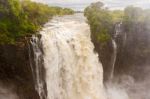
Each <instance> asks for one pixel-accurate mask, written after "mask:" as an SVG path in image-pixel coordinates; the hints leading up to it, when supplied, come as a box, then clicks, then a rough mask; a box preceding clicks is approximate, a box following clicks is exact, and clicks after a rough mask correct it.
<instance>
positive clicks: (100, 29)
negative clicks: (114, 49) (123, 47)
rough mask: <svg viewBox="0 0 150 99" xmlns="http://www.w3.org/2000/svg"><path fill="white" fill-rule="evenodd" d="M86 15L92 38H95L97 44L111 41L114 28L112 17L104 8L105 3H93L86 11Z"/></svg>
mask: <svg viewBox="0 0 150 99" xmlns="http://www.w3.org/2000/svg"><path fill="white" fill-rule="evenodd" d="M84 15H85V16H86V17H87V19H88V24H89V25H90V28H91V32H92V38H95V41H96V42H98V41H100V42H105V41H107V40H109V39H110V34H111V32H112V26H113V25H112V17H111V14H110V13H109V11H108V10H107V9H105V8H104V6H103V3H101V2H97V3H92V4H91V5H90V6H89V7H87V8H86V9H85V12H84Z"/></svg>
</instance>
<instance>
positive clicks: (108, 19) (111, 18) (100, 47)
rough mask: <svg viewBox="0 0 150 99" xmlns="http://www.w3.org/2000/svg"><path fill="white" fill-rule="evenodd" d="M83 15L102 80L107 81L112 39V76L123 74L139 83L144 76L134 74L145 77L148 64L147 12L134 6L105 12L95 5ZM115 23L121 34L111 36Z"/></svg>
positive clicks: (149, 23) (149, 32)
mask: <svg viewBox="0 0 150 99" xmlns="http://www.w3.org/2000/svg"><path fill="white" fill-rule="evenodd" d="M84 15H85V16H86V17H87V22H88V24H89V25H90V29H91V37H92V41H93V43H94V45H95V50H96V51H97V52H98V53H99V59H100V61H101V62H102V64H103V67H104V78H105V80H108V78H109V76H110V74H109V73H110V71H111V66H112V56H113V50H114V49H113V45H112V39H114V40H115V41H116V43H117V60H116V62H115V69H116V70H115V74H124V73H126V74H129V75H131V76H134V77H135V78H138V79H143V78H144V77H145V76H142V74H141V75H140V76H139V75H138V73H139V72H141V73H142V72H144V73H145V71H147V70H145V68H147V67H146V66H149V64H150V62H149V59H150V44H149V43H150V40H149V39H150V10H149V9H142V8H139V7H134V6H128V7H126V8H125V9H124V10H109V9H108V8H106V7H104V4H103V3H101V2H97V3H92V4H91V5H90V6H88V7H87V8H86V9H85V11H84ZM119 23H122V24H121V26H120V29H121V31H120V33H119V35H117V36H114V34H115V26H116V24H119ZM143 67H144V68H143ZM140 77H141V78H140Z"/></svg>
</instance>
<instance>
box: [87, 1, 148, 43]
mask: <svg viewBox="0 0 150 99" xmlns="http://www.w3.org/2000/svg"><path fill="white" fill-rule="evenodd" d="M84 15H85V16H86V17H87V20H88V24H89V25H90V28H91V32H92V38H93V40H94V41H95V42H100V43H105V42H107V41H109V40H110V39H111V37H112V34H113V33H114V27H115V24H116V23H118V22H122V23H123V25H124V31H125V32H135V31H134V30H135V28H134V26H135V25H139V24H143V25H144V26H145V27H147V28H148V27H149V26H150V17H149V16H150V10H149V9H142V8H140V7H134V6H128V7H126V8H125V9H124V10H109V9H108V8H106V7H105V6H104V4H103V3H102V2H96V3H92V4H91V5H90V6H88V7H87V8H86V9H85V11H84Z"/></svg>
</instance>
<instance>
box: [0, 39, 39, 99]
mask: <svg viewBox="0 0 150 99" xmlns="http://www.w3.org/2000/svg"><path fill="white" fill-rule="evenodd" d="M0 83H2V85H3V86H5V89H7V90H8V89H10V87H13V88H11V90H12V91H13V92H14V93H15V94H17V95H18V97H19V99H39V96H38V94H37V92H36V91H35V88H34V80H33V76H32V71H31V67H30V62H29V52H28V44H27V40H26V39H24V38H23V39H22V40H21V41H19V42H18V43H16V44H15V45H0ZM0 91H1V90H0ZM0 93H1V92H0ZM8 99H9V98H8Z"/></svg>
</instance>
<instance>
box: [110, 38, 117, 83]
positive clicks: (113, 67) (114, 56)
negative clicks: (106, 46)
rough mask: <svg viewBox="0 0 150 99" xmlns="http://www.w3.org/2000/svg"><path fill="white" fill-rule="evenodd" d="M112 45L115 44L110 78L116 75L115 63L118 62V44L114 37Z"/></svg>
mask: <svg viewBox="0 0 150 99" xmlns="http://www.w3.org/2000/svg"><path fill="white" fill-rule="evenodd" d="M112 46H113V54H112V59H111V60H112V70H111V73H110V80H112V79H113V76H114V70H115V63H116V58H117V44H116V41H115V40H114V39H112Z"/></svg>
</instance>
